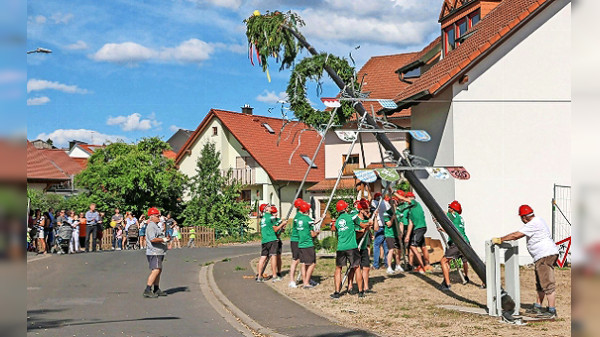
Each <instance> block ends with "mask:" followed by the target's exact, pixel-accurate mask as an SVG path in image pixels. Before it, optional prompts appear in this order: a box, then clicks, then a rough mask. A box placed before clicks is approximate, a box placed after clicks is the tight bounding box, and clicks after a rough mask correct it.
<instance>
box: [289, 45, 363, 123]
mask: <svg viewBox="0 0 600 337" xmlns="http://www.w3.org/2000/svg"><path fill="white" fill-rule="evenodd" d="M325 65H328V66H330V67H331V68H332V69H333V70H334V71H335V72H336V73H337V74H338V75H339V76H340V77H341V78H342V81H344V83H348V84H349V83H352V82H353V81H354V68H353V67H351V66H350V64H348V61H346V59H344V58H339V57H337V56H334V55H331V54H326V53H322V54H319V55H315V56H311V57H306V58H304V59H303V60H302V61H300V63H298V64H297V65H296V66H295V67H294V69H293V70H292V75H291V76H290V81H289V83H288V86H287V89H286V93H287V95H288V98H289V102H290V109H291V110H292V111H293V112H294V115H295V116H296V117H297V118H298V119H299V120H301V121H302V122H304V123H306V124H308V125H311V126H313V127H317V128H318V127H319V126H320V125H323V124H327V121H328V120H329V116H330V112H328V111H319V110H316V109H314V108H313V107H312V106H311V105H310V103H309V102H308V99H307V98H306V80H307V79H310V80H312V81H315V82H319V80H320V79H321V77H322V76H323V69H324V68H325ZM354 84H355V86H354V88H355V89H358V85H357V84H356V82H355V83H354ZM341 103H342V107H341V108H339V109H338V110H337V113H336V116H335V119H334V124H344V123H345V122H346V121H347V120H348V118H349V117H350V116H352V114H354V112H355V111H354V108H353V107H352V102H349V101H342V102H341Z"/></svg>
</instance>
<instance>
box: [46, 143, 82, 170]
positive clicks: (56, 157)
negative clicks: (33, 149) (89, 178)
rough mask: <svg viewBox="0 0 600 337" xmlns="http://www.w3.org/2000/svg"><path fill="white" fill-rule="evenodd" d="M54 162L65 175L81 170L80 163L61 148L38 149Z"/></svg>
mask: <svg viewBox="0 0 600 337" xmlns="http://www.w3.org/2000/svg"><path fill="white" fill-rule="evenodd" d="M38 151H41V152H42V153H43V154H44V155H45V156H46V158H48V159H50V160H51V161H52V162H54V164H56V165H57V166H58V167H59V168H60V169H61V171H63V172H64V173H65V174H66V175H69V176H70V175H75V174H77V173H79V172H81V171H82V170H83V168H82V167H81V165H80V164H79V163H78V162H77V161H75V160H74V159H73V158H71V157H69V155H68V154H67V153H66V152H65V151H64V150H61V149H38Z"/></svg>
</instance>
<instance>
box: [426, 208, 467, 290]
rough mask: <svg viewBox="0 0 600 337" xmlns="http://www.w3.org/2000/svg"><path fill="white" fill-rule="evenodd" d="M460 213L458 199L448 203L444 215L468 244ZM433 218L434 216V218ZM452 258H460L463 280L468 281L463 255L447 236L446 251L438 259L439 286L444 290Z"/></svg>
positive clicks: (446, 288)
mask: <svg viewBox="0 0 600 337" xmlns="http://www.w3.org/2000/svg"><path fill="white" fill-rule="evenodd" d="M461 214H462V205H461V204H460V203H459V202H458V201H456V200H454V201H453V202H451V203H450V204H448V212H447V213H446V216H448V219H450V221H452V223H453V224H454V227H456V229H457V230H458V232H459V233H460V235H461V236H462V237H463V239H465V241H466V242H467V243H468V244H470V242H469V238H467V233H466V232H465V222H464V220H463V218H462V216H461ZM434 220H435V218H434ZM439 229H440V230H441V231H444V229H443V228H442V227H439ZM454 259H462V263H463V272H464V273H465V281H466V282H467V283H468V282H469V281H470V280H469V276H468V274H469V264H468V263H467V261H466V260H465V259H464V257H463V256H462V253H461V252H460V250H458V247H457V246H456V245H455V244H454V242H453V241H452V239H451V238H448V246H447V248H446V251H445V252H444V256H443V257H442V260H441V261H440V265H441V266H442V273H443V274H444V281H443V282H442V285H441V286H440V289H441V290H444V291H447V290H450V260H454Z"/></svg>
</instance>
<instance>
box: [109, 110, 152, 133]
mask: <svg viewBox="0 0 600 337" xmlns="http://www.w3.org/2000/svg"><path fill="white" fill-rule="evenodd" d="M106 124H107V125H118V126H119V127H120V128H121V130H123V131H139V130H142V131H143V130H149V129H151V128H153V127H158V126H160V125H161V123H160V122H158V121H157V120H156V116H155V115H154V113H152V114H150V116H149V117H148V118H146V119H142V115H141V114H139V113H137V112H136V113H132V114H131V115H129V116H117V117H108V120H107V121H106Z"/></svg>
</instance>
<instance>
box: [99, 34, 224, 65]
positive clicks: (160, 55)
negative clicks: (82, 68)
mask: <svg viewBox="0 0 600 337" xmlns="http://www.w3.org/2000/svg"><path fill="white" fill-rule="evenodd" d="M214 50H215V47H214V46H213V45H212V44H210V43H206V42H204V41H202V40H198V39H189V40H187V41H184V42H182V43H180V44H179V45H178V46H175V47H161V48H159V49H158V50H155V49H151V48H148V47H145V46H142V45H141V44H138V43H135V42H124V43H107V44H105V45H104V46H102V48H100V49H99V50H98V51H97V52H96V53H95V54H94V55H92V56H91V58H92V59H93V60H95V61H101V62H113V63H138V62H143V61H155V62H181V63H201V62H202V61H206V60H208V59H209V58H210V55H211V54H212V53H213V52H214Z"/></svg>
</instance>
